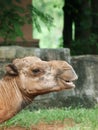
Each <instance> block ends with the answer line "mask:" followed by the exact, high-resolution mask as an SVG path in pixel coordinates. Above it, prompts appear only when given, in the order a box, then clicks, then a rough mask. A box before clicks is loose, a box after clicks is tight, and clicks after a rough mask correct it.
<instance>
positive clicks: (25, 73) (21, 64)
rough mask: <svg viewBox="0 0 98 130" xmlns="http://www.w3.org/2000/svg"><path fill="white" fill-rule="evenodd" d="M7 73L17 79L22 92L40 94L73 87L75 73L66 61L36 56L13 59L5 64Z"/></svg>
mask: <svg viewBox="0 0 98 130" xmlns="http://www.w3.org/2000/svg"><path fill="white" fill-rule="evenodd" d="M6 71H7V75H8V76H10V77H14V78H16V79H17V84H18V86H19V89H20V90H21V92H22V93H24V94H26V95H28V96H31V95H35V96H37V95H41V94H45V93H49V92H53V91H60V90H64V89H71V88H74V87H75V85H74V83H73V81H74V80H76V79H77V75H76V73H75V71H74V69H73V68H72V66H71V65H69V64H68V63H67V62H66V61H57V60H53V61H43V60H41V59H40V58H38V57H33V56H29V57H25V58H21V59H15V60H14V61H13V63H12V64H9V65H7V66H6Z"/></svg>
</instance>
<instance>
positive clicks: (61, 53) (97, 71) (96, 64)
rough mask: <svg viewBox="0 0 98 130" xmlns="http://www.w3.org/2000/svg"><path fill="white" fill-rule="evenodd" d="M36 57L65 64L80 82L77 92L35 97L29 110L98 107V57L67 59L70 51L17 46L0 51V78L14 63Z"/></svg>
mask: <svg viewBox="0 0 98 130" xmlns="http://www.w3.org/2000/svg"><path fill="white" fill-rule="evenodd" d="M29 55H32V56H34V55H35V56H38V57H40V58H41V59H43V60H47V61H48V60H53V59H56V60H66V61H67V62H69V63H70V64H72V66H73V67H74V69H75V71H76V72H77V74H78V76H79V79H78V80H77V81H76V88H75V89H72V90H67V91H61V92H54V93H50V94H46V95H42V96H38V97H37V98H36V99H35V101H34V102H33V105H31V106H30V107H29V108H32V107H33V108H39V107H65V106H72V107H76V106H78V105H79V106H81V105H82V106H86V107H91V106H94V105H95V104H96V103H98V80H97V77H98V56H93V55H84V56H70V50H69V49H67V48H65V49H63V48H62V49H39V48H25V47H24V48H23V47H19V46H11V47H0V78H1V77H2V75H3V74H4V66H5V65H6V64H8V63H10V62H11V61H12V60H13V59H15V58H19V57H24V56H29Z"/></svg>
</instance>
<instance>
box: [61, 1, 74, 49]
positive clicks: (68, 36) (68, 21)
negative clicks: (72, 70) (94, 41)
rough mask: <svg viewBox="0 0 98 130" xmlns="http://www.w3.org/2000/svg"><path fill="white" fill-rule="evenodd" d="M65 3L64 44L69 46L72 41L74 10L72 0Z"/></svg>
mask: <svg viewBox="0 0 98 130" xmlns="http://www.w3.org/2000/svg"><path fill="white" fill-rule="evenodd" d="M65 3H66V4H65V5H64V7H63V11H64V27H63V41H64V42H63V46H64V47H69V48H70V45H71V41H72V21H73V20H72V10H71V0H65Z"/></svg>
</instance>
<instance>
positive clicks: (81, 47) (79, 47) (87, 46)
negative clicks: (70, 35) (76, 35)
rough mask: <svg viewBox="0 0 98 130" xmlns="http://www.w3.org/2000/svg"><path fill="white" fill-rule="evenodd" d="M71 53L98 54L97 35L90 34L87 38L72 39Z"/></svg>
mask: <svg viewBox="0 0 98 130" xmlns="http://www.w3.org/2000/svg"><path fill="white" fill-rule="evenodd" d="M71 53H72V54H73V55H83V54H98V37H97V36H96V35H95V34H91V35H90V37H89V38H88V39H82V40H80V39H79V40H77V41H73V42H72V44H71Z"/></svg>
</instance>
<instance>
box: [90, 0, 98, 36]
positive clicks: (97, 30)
mask: <svg viewBox="0 0 98 130" xmlns="http://www.w3.org/2000/svg"><path fill="white" fill-rule="evenodd" d="M91 5H92V33H94V34H96V35H98V0H92V1H91Z"/></svg>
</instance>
